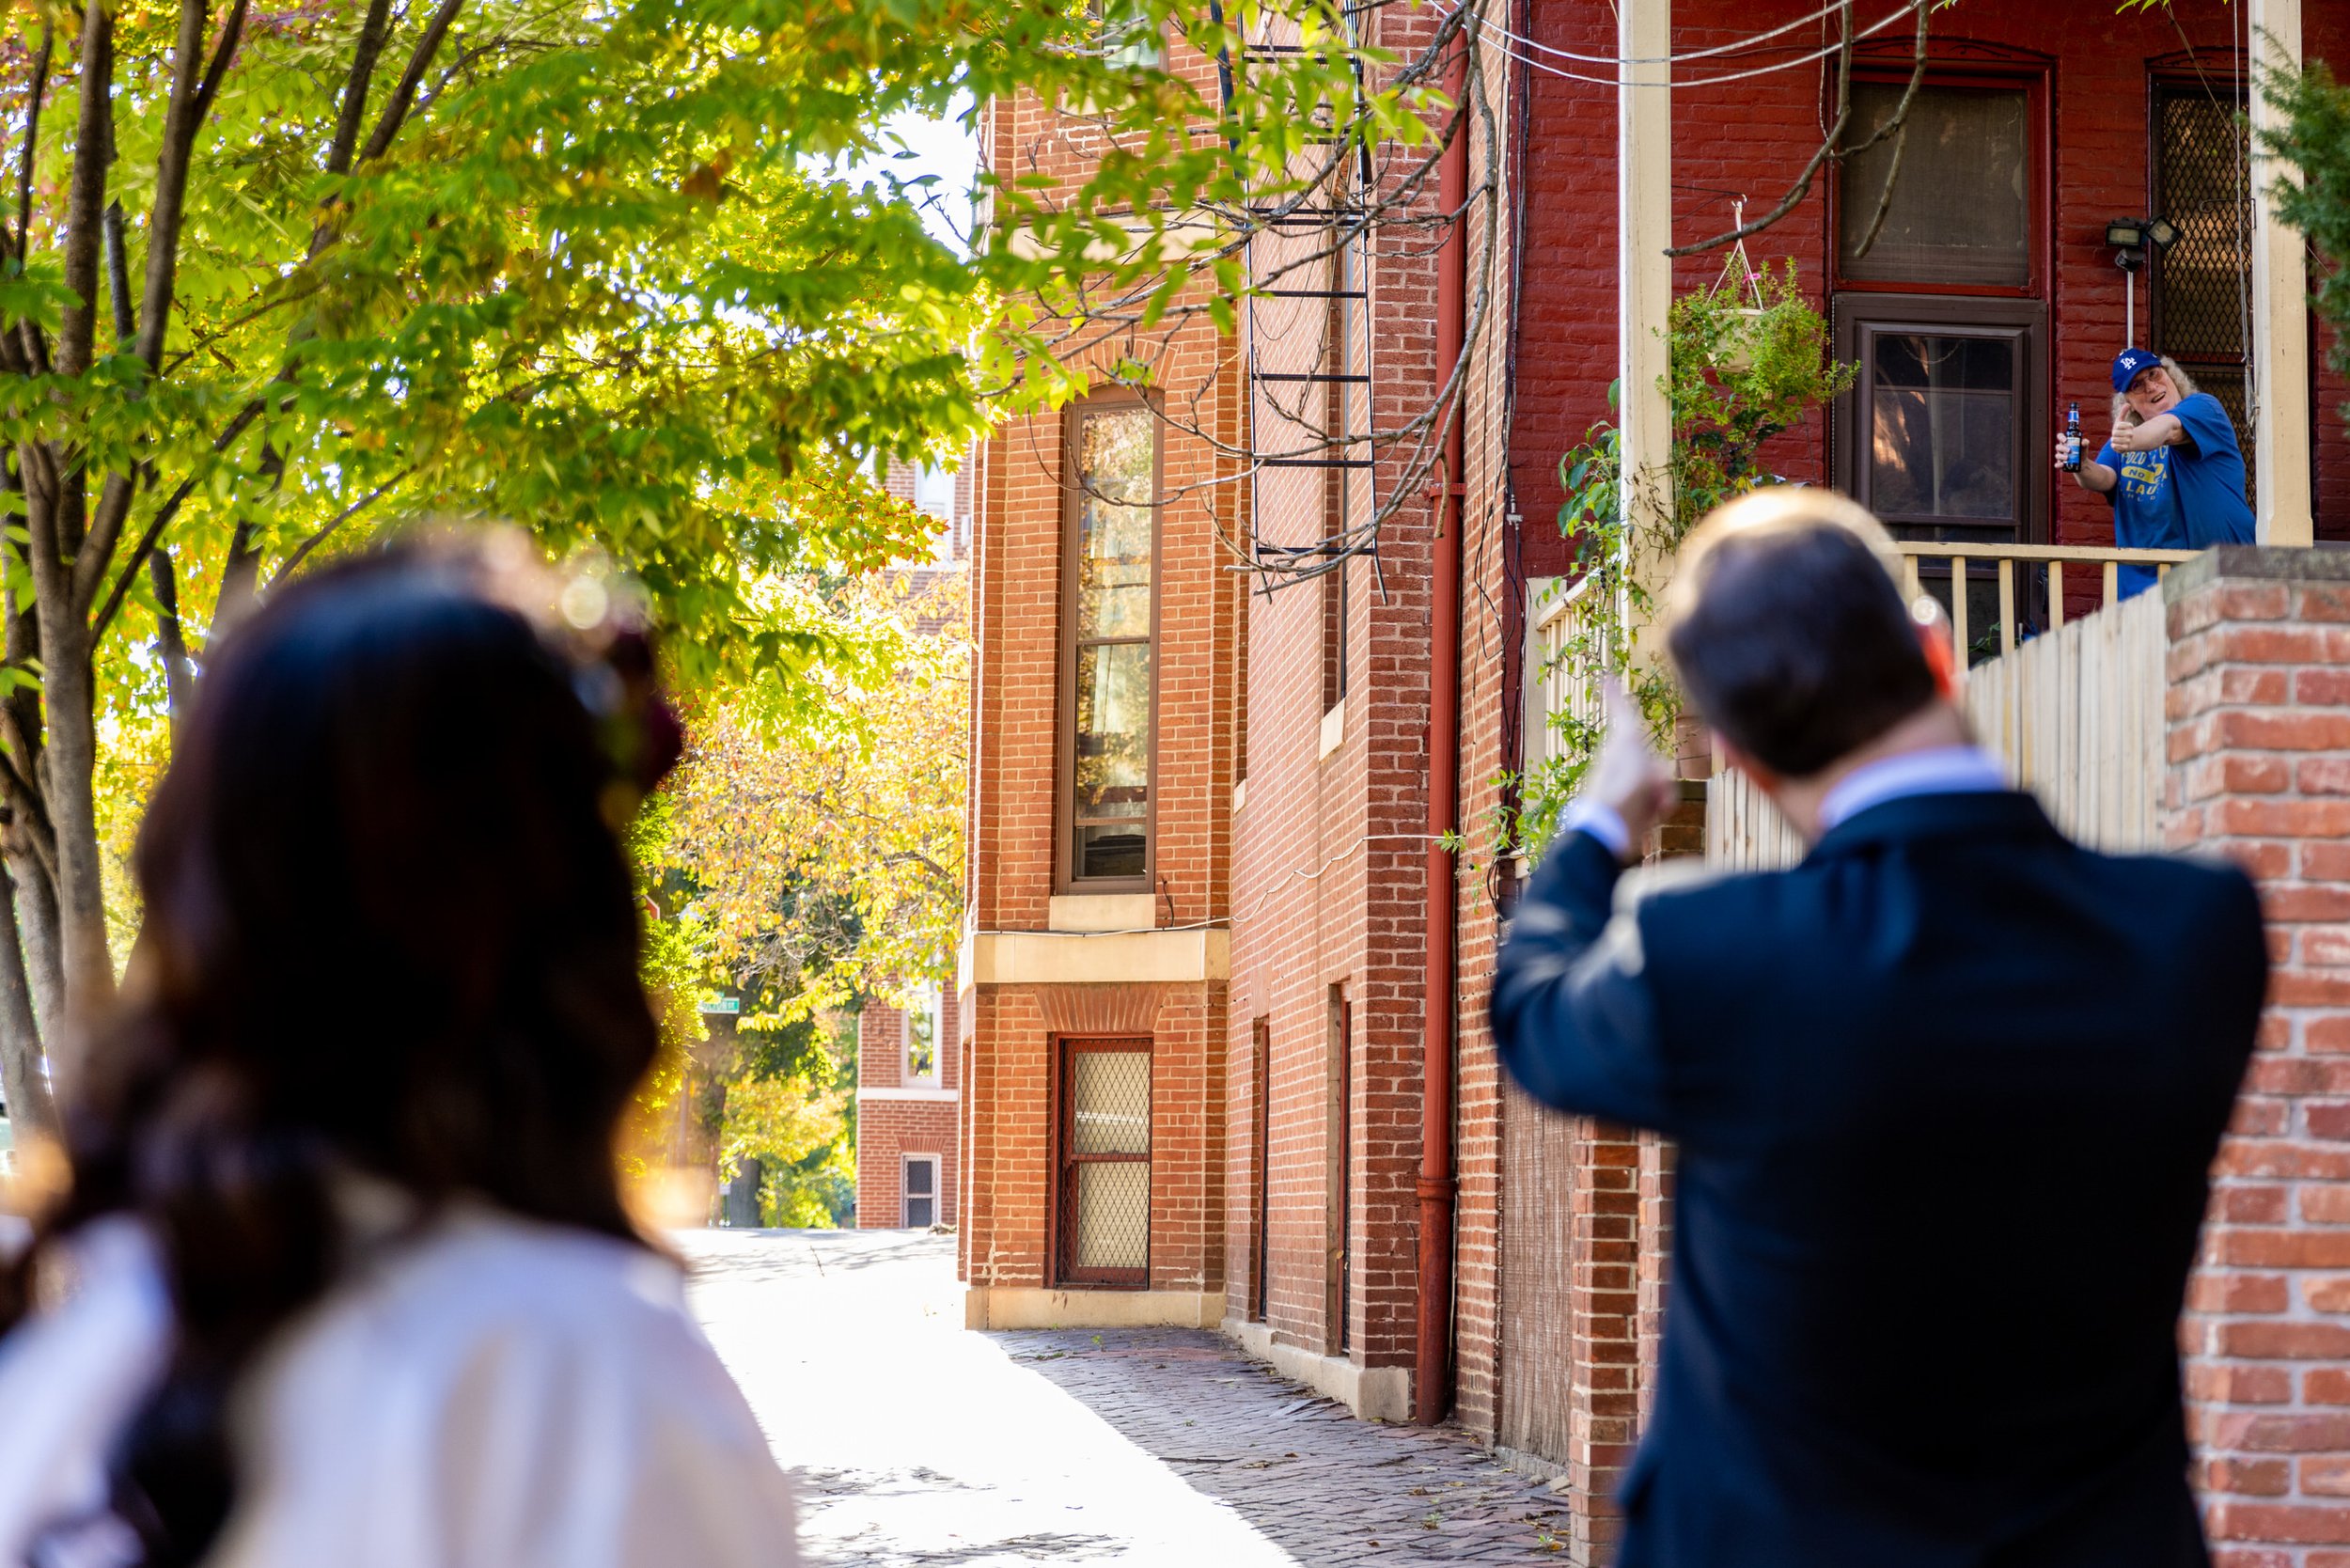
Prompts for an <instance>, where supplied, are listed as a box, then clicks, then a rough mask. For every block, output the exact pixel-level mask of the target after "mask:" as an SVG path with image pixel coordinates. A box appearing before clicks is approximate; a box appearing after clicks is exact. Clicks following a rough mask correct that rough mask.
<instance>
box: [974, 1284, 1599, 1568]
mask: <svg viewBox="0 0 2350 1568" xmlns="http://www.w3.org/2000/svg"><path fill="white" fill-rule="evenodd" d="M994 1337H995V1339H997V1340H999V1341H1002V1342H1003V1344H1004V1346H1005V1348H1006V1349H1007V1350H1009V1351H1010V1352H1011V1358H1012V1359H1013V1360H1014V1361H1015V1362H1018V1363H1020V1364H1022V1365H1024V1366H1030V1367H1033V1368H1035V1369H1036V1370H1037V1371H1038V1372H1041V1373H1042V1374H1043V1375H1044V1376H1046V1377H1048V1378H1050V1379H1051V1380H1052V1381H1053V1382H1055V1383H1057V1384H1058V1385H1059V1386H1060V1387H1061V1388H1066V1389H1068V1390H1069V1392H1070V1393H1072V1394H1073V1395H1075V1396H1076V1397H1077V1399H1078V1400H1079V1401H1081V1402H1082V1403H1084V1404H1085V1405H1086V1406H1087V1408H1089V1409H1090V1410H1092V1411H1093V1412H1094V1413H1095V1414H1096V1415H1098V1416H1100V1417H1102V1418H1103V1419H1105V1420H1106V1421H1108V1422H1109V1423H1110V1425H1112V1426H1114V1427H1116V1428H1117V1429H1118V1430H1119V1432H1120V1433H1121V1434H1123V1435H1125V1436H1127V1437H1128V1438H1131V1439H1132V1440H1133V1441H1134V1442H1135V1443H1136V1445H1137V1446H1139V1447H1140V1448H1142V1449H1143V1450H1145V1451H1146V1452H1148V1453H1151V1454H1152V1455H1153V1456H1155V1457H1156V1458H1157V1459H1158V1460H1159V1461H1160V1463H1162V1464H1164V1465H1167V1466H1168V1467H1170V1468H1171V1469H1173V1470H1174V1471H1175V1472H1176V1473H1177V1474H1178V1475H1180V1476H1182V1477H1183V1480H1184V1481H1185V1482H1189V1483H1190V1484H1191V1486H1192V1487H1193V1488H1194V1489H1195V1490H1197V1491H1199V1492H1203V1493H1205V1494H1207V1495H1208V1496H1209V1497H1215V1498H1218V1499H1220V1500H1221V1501H1223V1502H1225V1503H1228V1504H1230V1506H1231V1507H1232V1508H1233V1509H1235V1510H1236V1511H1237V1512H1238V1513H1240V1514H1241V1515H1242V1517H1244V1518H1246V1520H1247V1521H1248V1522H1249V1523H1250V1524H1251V1525H1252V1526H1254V1527H1255V1528H1256V1529H1258V1530H1259V1531H1261V1533H1262V1534H1263V1535H1265V1536H1266V1537H1267V1538H1268V1539H1270V1540H1272V1541H1274V1542H1276V1543H1277V1544H1279V1545H1281V1546H1282V1547H1283V1548H1284V1549H1286V1550H1287V1551H1288V1552H1289V1553H1290V1555H1291V1556H1293V1557H1294V1558H1295V1559H1296V1560H1298V1561H1299V1562H1300V1563H1303V1564H1322V1563H1351V1564H1368V1565H1373V1568H1387V1565H1388V1564H1403V1563H1416V1562H1541V1561H1552V1560H1556V1554H1557V1552H1558V1551H1559V1549H1560V1541H1561V1538H1562V1537H1563V1536H1564V1534H1565V1531H1566V1511H1565V1509H1564V1507H1563V1506H1562V1505H1561V1504H1560V1503H1559V1498H1558V1497H1557V1496H1556V1495H1555V1494H1553V1493H1552V1492H1551V1491H1550V1489H1549V1488H1548V1487H1547V1486H1545V1485H1543V1484H1542V1483H1540V1482H1529V1481H1528V1479H1527V1478H1526V1477H1524V1476H1522V1475H1519V1474H1517V1473H1516V1472H1515V1471H1512V1470H1510V1469H1507V1468H1505V1467H1503V1466H1500V1465H1498V1464H1496V1463H1495V1462H1494V1460H1493V1458H1492V1456H1491V1455H1490V1454H1489V1453H1487V1452H1486V1450H1484V1449H1482V1448H1481V1447H1479V1446H1478V1444H1477V1443H1476V1442H1474V1441H1473V1440H1471V1439H1470V1438H1468V1437H1466V1436H1465V1435H1462V1434H1461V1433H1459V1432H1457V1431H1452V1430H1449V1429H1444V1428H1438V1429H1434V1430H1431V1429H1429V1428H1427V1427H1418V1426H1387V1425H1384V1424H1382V1423H1379V1422H1376V1421H1360V1420H1356V1419H1355V1418H1354V1417H1353V1416H1352V1415H1350V1414H1349V1413H1348V1412H1347V1409H1346V1407H1345V1406H1344V1405H1342V1404H1340V1403H1336V1402H1335V1401H1332V1400H1327V1399H1323V1398H1321V1397H1319V1396H1317V1395H1314V1394H1311V1393H1308V1392H1307V1391H1306V1390H1305V1389H1304V1388H1300V1387H1299V1386H1298V1385H1296V1384H1293V1383H1291V1382H1289V1381H1288V1380H1287V1379H1285V1378H1281V1377H1277V1376H1275V1375H1274V1373H1273V1372H1272V1371H1271V1370H1270V1369H1268V1368H1267V1367H1266V1366H1265V1365H1264V1364H1263V1363H1262V1362H1261V1361H1256V1360H1252V1359H1250V1358H1249V1357H1248V1356H1244V1355H1242V1354H1241V1353H1240V1351H1239V1350H1238V1349H1237V1348H1235V1347H1234V1346H1233V1344H1232V1343H1231V1341H1229V1340H1226V1339H1225V1338H1223V1336H1221V1335H1217V1334H1208V1333H1201V1332H1196V1331H1186V1330H1182V1329H1161V1330H1154V1331H1136V1330H1127V1329H1105V1330H1102V1331H1101V1332H1099V1333H1087V1332H1078V1331H1069V1330H1063V1331H1059V1332H1052V1333H1027V1334H998V1335H995V1336H994Z"/></svg>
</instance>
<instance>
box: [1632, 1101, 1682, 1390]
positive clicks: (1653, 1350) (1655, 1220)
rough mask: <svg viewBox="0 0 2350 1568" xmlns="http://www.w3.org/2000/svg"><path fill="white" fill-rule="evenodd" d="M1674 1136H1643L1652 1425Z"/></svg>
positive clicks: (1643, 1378)
mask: <svg viewBox="0 0 2350 1568" xmlns="http://www.w3.org/2000/svg"><path fill="white" fill-rule="evenodd" d="M1676 1155H1677V1150H1676V1148H1675V1145H1674V1144H1673V1141H1672V1140H1671V1139H1670V1138H1668V1137H1660V1136H1658V1135H1657V1134H1655V1133H1642V1134H1641V1135H1640V1270H1639V1292H1640V1309H1639V1312H1640V1315H1639V1335H1638V1345H1639V1354H1640V1359H1639V1363H1638V1368H1639V1379H1640V1386H1639V1420H1640V1430H1641V1431H1642V1432H1646V1431H1647V1430H1648V1422H1649V1415H1650V1413H1651V1412H1652V1411H1653V1410H1654V1408H1655V1407H1656V1368H1657V1359H1658V1356H1659V1355H1660V1353H1661V1352H1662V1351H1663V1349H1664V1344H1665V1284H1666V1280H1667V1278H1668V1277H1669V1274H1670V1272H1671V1267H1672V1237H1673V1162H1674V1159H1675V1158H1676Z"/></svg>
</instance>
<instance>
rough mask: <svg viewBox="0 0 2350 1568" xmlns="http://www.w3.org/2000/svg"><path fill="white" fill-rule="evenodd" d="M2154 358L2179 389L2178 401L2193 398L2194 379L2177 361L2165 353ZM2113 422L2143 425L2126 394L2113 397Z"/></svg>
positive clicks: (2121, 393)
mask: <svg viewBox="0 0 2350 1568" xmlns="http://www.w3.org/2000/svg"><path fill="white" fill-rule="evenodd" d="M2155 358H2156V360H2157V361H2158V362H2159V363H2160V364H2161V366H2162V368H2164V369H2165V370H2167V371H2169V372H2170V384H2171V385H2173V386H2175V387H2177V388H2178V389H2179V399H2180V400H2181V401H2182V402H2184V401H2185V400H2187V399H2189V398H2192V397H2193V396H2195V378H2194V377H2193V376H2190V375H2188V374H2187V373H2186V371H2185V370H2182V369H2180V368H2179V362H2178V361H2177V360H2175V359H2173V358H2171V357H2170V355H2169V354H2167V353H2166V354H2157V355H2156V356H2155ZM2144 373H2145V372H2144V371H2142V370H2141V371H2139V374H2140V375H2143V374H2144ZM2113 422H2114V423H2115V424H2117V425H2138V424H2143V423H2145V421H2144V420H2142V419H2140V418H2139V416H2138V411H2137V410H2136V409H2134V408H2132V407H2131V406H2130V397H2129V394H2128V393H2126V392H2116V393H2115V394H2114V395H2113Z"/></svg>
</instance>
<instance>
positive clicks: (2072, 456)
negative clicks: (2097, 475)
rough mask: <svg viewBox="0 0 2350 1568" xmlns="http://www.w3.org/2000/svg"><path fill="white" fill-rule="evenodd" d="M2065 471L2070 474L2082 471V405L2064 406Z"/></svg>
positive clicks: (2070, 404)
mask: <svg viewBox="0 0 2350 1568" xmlns="http://www.w3.org/2000/svg"><path fill="white" fill-rule="evenodd" d="M2064 471H2065V472H2066V473H2068V474H2077V473H2079V472H2080V471H2081V405H2080V404H2078V403H2066V404H2065V405H2064Z"/></svg>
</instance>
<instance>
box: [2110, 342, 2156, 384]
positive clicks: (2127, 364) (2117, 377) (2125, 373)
mask: <svg viewBox="0 0 2350 1568" xmlns="http://www.w3.org/2000/svg"><path fill="white" fill-rule="evenodd" d="M2161 363H2162V355H2160V354H2158V353H2147V352H2146V351H2145V350H2144V349H2123V351H2122V352H2121V353H2118V354H2115V355H2114V356H2113V389H2114V390H2115V391H2116V392H2127V391H2128V390H2129V389H2130V383H2132V382H2134V381H2136V380H2137V379H2138V376H2139V371H2141V370H2148V369H2152V368H2154V367H2155V366H2157V365H2159V364H2161Z"/></svg>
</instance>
